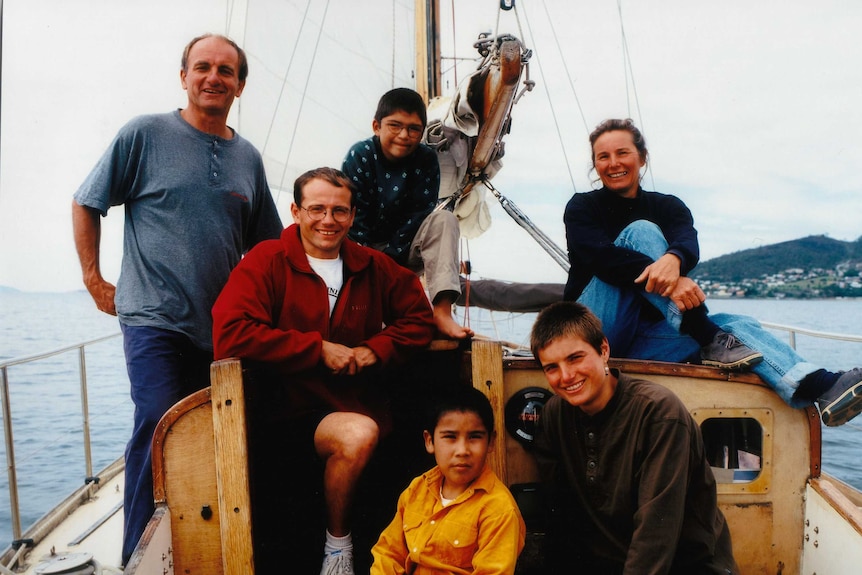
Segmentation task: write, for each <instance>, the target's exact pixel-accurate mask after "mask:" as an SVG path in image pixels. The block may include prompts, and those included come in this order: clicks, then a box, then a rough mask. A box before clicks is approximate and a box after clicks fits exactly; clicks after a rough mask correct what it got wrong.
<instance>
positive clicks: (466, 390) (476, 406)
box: [426, 385, 494, 436]
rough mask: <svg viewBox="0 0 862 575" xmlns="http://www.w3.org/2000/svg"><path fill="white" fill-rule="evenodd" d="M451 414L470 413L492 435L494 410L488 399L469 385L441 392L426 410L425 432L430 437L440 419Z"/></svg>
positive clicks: (457, 386) (452, 387)
mask: <svg viewBox="0 0 862 575" xmlns="http://www.w3.org/2000/svg"><path fill="white" fill-rule="evenodd" d="M451 412H461V413H465V412H472V413H475V414H476V415H478V416H479V419H481V420H482V424H483V425H484V426H485V430H486V431H487V432H488V435H491V434H492V433H494V409H493V408H492V407H491V402H490V401H489V400H488V397H487V396H486V395H485V394H484V393H482V392H481V391H480V390H478V389H476V388H475V387H473V386H471V385H452V386H449V387H448V388H447V389H446V390H445V391H441V392H440V393H438V394H437V396H436V397H435V398H434V401H432V402H431V407H430V408H429V409H428V417H427V427H426V430H427V431H428V433H430V434H431V435H432V436H433V435H434V430H435V429H436V428H437V424H438V423H440V419H441V418H442V417H443V416H444V415H446V414H447V413H451Z"/></svg>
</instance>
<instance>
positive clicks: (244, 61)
mask: <svg viewBox="0 0 862 575" xmlns="http://www.w3.org/2000/svg"><path fill="white" fill-rule="evenodd" d="M206 38H218V39H220V40H224V41H225V42H227V43H228V44H230V45H231V46H232V47H233V48H234V49H235V50H236V53H237V56H238V57H239V68H238V69H237V77H238V78H239V81H240V82H245V79H246V78H248V58H246V56H245V51H243V49H242V48H240V47H239V45H238V44H237V43H236V42H234V41H233V40H231V39H230V38H228V37H227V36H222V35H221V34H209V33H207V34H201V35H200V36H198V37H197V38H192V41H191V42H189V43H188V44H186V48H185V50H183V57H182V60H180V65H181V66H182V70H183V71H184V72H188V71H189V52H191V51H192V46H194V45H195V44H197V43H198V42H200V41H201V40H204V39H206Z"/></svg>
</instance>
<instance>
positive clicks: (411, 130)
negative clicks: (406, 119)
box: [383, 122, 425, 140]
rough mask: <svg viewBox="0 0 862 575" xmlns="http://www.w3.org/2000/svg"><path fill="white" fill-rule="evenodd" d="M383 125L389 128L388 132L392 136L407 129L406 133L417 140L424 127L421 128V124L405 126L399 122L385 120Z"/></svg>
mask: <svg viewBox="0 0 862 575" xmlns="http://www.w3.org/2000/svg"><path fill="white" fill-rule="evenodd" d="M383 127H384V128H386V129H387V130H389V133H390V134H392V135H393V136H397V135H399V134H400V133H401V132H402V131H403V130H407V135H408V136H410V137H411V138H413V139H414V140H418V139H419V138H421V137H422V133H423V132H425V128H423V127H422V126H417V125H415V124H411V125H410V126H405V125H404V124H402V123H401V122H386V123H385V124H383Z"/></svg>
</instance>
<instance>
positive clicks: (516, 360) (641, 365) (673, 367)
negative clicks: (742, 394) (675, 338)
mask: <svg viewBox="0 0 862 575" xmlns="http://www.w3.org/2000/svg"><path fill="white" fill-rule="evenodd" d="M608 365H610V366H611V367H615V368H617V369H619V370H620V371H622V372H623V373H646V374H651V375H672V376H676V377H698V378H702V379H716V380H722V381H736V382H739V383H750V384H752V385H760V386H764V387H769V386H768V385H766V384H765V383H764V382H763V380H761V379H760V377H758V376H757V375H755V374H753V373H751V372H738V371H730V370H727V369H721V368H718V367H710V366H707V365H695V364H693V363H672V362H667V361H649V360H644V359H622V358H617V357H612V358H611V359H610V361H608ZM503 366H504V367H505V368H506V369H539V362H537V361H536V360H535V359H533V358H532V357H506V358H504V359H503Z"/></svg>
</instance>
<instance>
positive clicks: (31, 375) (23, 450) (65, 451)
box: [0, 288, 862, 549]
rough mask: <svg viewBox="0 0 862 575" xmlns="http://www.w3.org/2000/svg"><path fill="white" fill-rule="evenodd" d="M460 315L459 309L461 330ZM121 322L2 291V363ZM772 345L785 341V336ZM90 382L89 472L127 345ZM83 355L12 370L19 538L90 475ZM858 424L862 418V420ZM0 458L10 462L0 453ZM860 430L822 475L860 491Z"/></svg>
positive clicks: (99, 358) (522, 337)
mask: <svg viewBox="0 0 862 575" xmlns="http://www.w3.org/2000/svg"><path fill="white" fill-rule="evenodd" d="M710 310H711V311H713V312H731V313H742V314H746V315H752V316H755V317H757V318H758V319H760V320H762V321H766V322H770V323H777V324H784V325H793V326H797V327H802V328H808V329H814V330H818V331H826V332H831V333H844V334H856V335H859V334H862V327H860V325H859V318H862V300H737V299H732V300H711V301H710ZM469 313H470V317H469V318H467V319H469V321H470V324H471V326H472V327H473V328H474V329H475V330H476V331H477V332H479V333H482V334H486V335H489V336H493V337H496V338H499V339H502V340H505V341H509V342H513V343H516V344H522V345H524V344H526V342H527V339H528V334H529V329H530V326H531V325H532V321H533V318H534V315H532V314H522V315H517V314H514V315H513V314H490V313H489V312H487V311H485V310H477V309H475V308H471V309H470V310H469ZM463 314H464V310H463V309H461V308H459V309H458V317H459V319H460V320H463V319H465V318H464V315H463ZM118 332H119V325H118V323H117V320H116V318H114V317H111V316H108V315H105V314H103V313H101V312H99V311H98V310H96V307H95V305H94V304H93V301H92V300H91V299H90V296H89V295H88V294H87V293H86V292H73V293H62V294H49V293H23V292H15V291H8V290H5V291H4V290H2V288H0V361H2V360H8V359H11V358H18V357H23V356H29V355H35V354H40V353H42V352H45V351H50V350H53V349H57V348H60V347H64V346H67V345H72V344H76V343H78V342H81V341H85V340H91V339H96V338H98V337H100V336H104V335H108V334H112V333H118ZM775 333H776V335H778V336H779V337H782V338H784V339H785V340H786V338H787V335H786V334H785V333H783V332H775ZM796 344H797V349H798V351H799V352H800V354H801V355H802V356H803V357H805V358H806V359H808V360H810V361H812V362H815V363H819V364H822V365H824V366H826V367H829V368H833V369H850V368H852V367H855V366H857V365H862V343H850V342H841V341H834V340H823V339H815V338H811V337H808V336H802V335H800V336H797V342H796ZM84 361H85V364H84V367H85V370H86V375H87V381H88V402H89V423H90V436H91V441H92V452H93V472H94V473H98V471H99V470H101V469H102V468H103V467H105V466H106V465H108V464H109V463H111V462H112V461H114V460H115V459H116V458H117V457H119V456H121V455H122V453H123V448H124V446H125V443H126V441H127V440H128V437H129V435H130V433H131V422H132V411H133V406H132V403H131V400H130V399H129V384H128V378H127V376H126V373H125V367H124V361H123V351H122V341H121V339H120V338H119V337H115V338H112V339H109V340H107V341H104V342H102V343H99V344H96V345H94V346H91V347H88V348H87V351H86V354H85V358H84ZM79 370H80V360H79V356H78V353H77V352H76V351H75V352H69V353H65V354H62V355H59V356H55V357H52V358H49V359H45V360H41V361H38V362H35V363H33V364H28V365H19V366H11V367H9V368H8V372H7V376H8V387H9V395H10V409H11V413H12V418H11V419H12V427H13V432H14V438H15V448H14V455H15V463H16V471H17V480H18V487H19V503H20V514H21V525H22V529H26V528H27V526H29V525H30V524H32V523H33V522H34V521H36V520H37V519H38V518H39V517H41V516H42V515H43V514H44V513H46V512H47V511H49V510H50V509H51V508H52V507H54V506H55V505H56V504H57V503H59V502H60V501H62V500H63V499H64V498H65V497H66V496H67V495H68V494H69V493H71V492H72V491H74V490H75V489H77V488H78V487H80V486H81V485H83V484H84V479H85V477H86V475H87V472H86V469H85V465H84V463H83V461H84V447H83V415H82V410H81V390H80V386H79V379H78V374H79ZM860 420H862V418H860ZM0 451H2V455H0V457H3V458H4V459H5V458H6V453H5V447H4V445H3V444H2V443H0ZM860 463H862V421H859V422H858V423H857V422H855V421H854V422H850V423H848V424H846V425H844V426H842V427H839V428H834V429H833V428H824V430H823V469H824V470H825V471H826V472H828V473H830V474H832V475H834V476H836V477H838V478H840V479H842V480H844V481H846V482H848V483H850V484H851V485H853V486H855V487H856V488H858V489H862V465H860ZM8 485H9V481H8V476H7V475H6V474H3V475H2V476H0V549H3V548H5V547H6V546H7V545H8V544H9V542H10V541H11V539H12V528H11V524H12V523H11V512H10V503H9V490H8Z"/></svg>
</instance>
